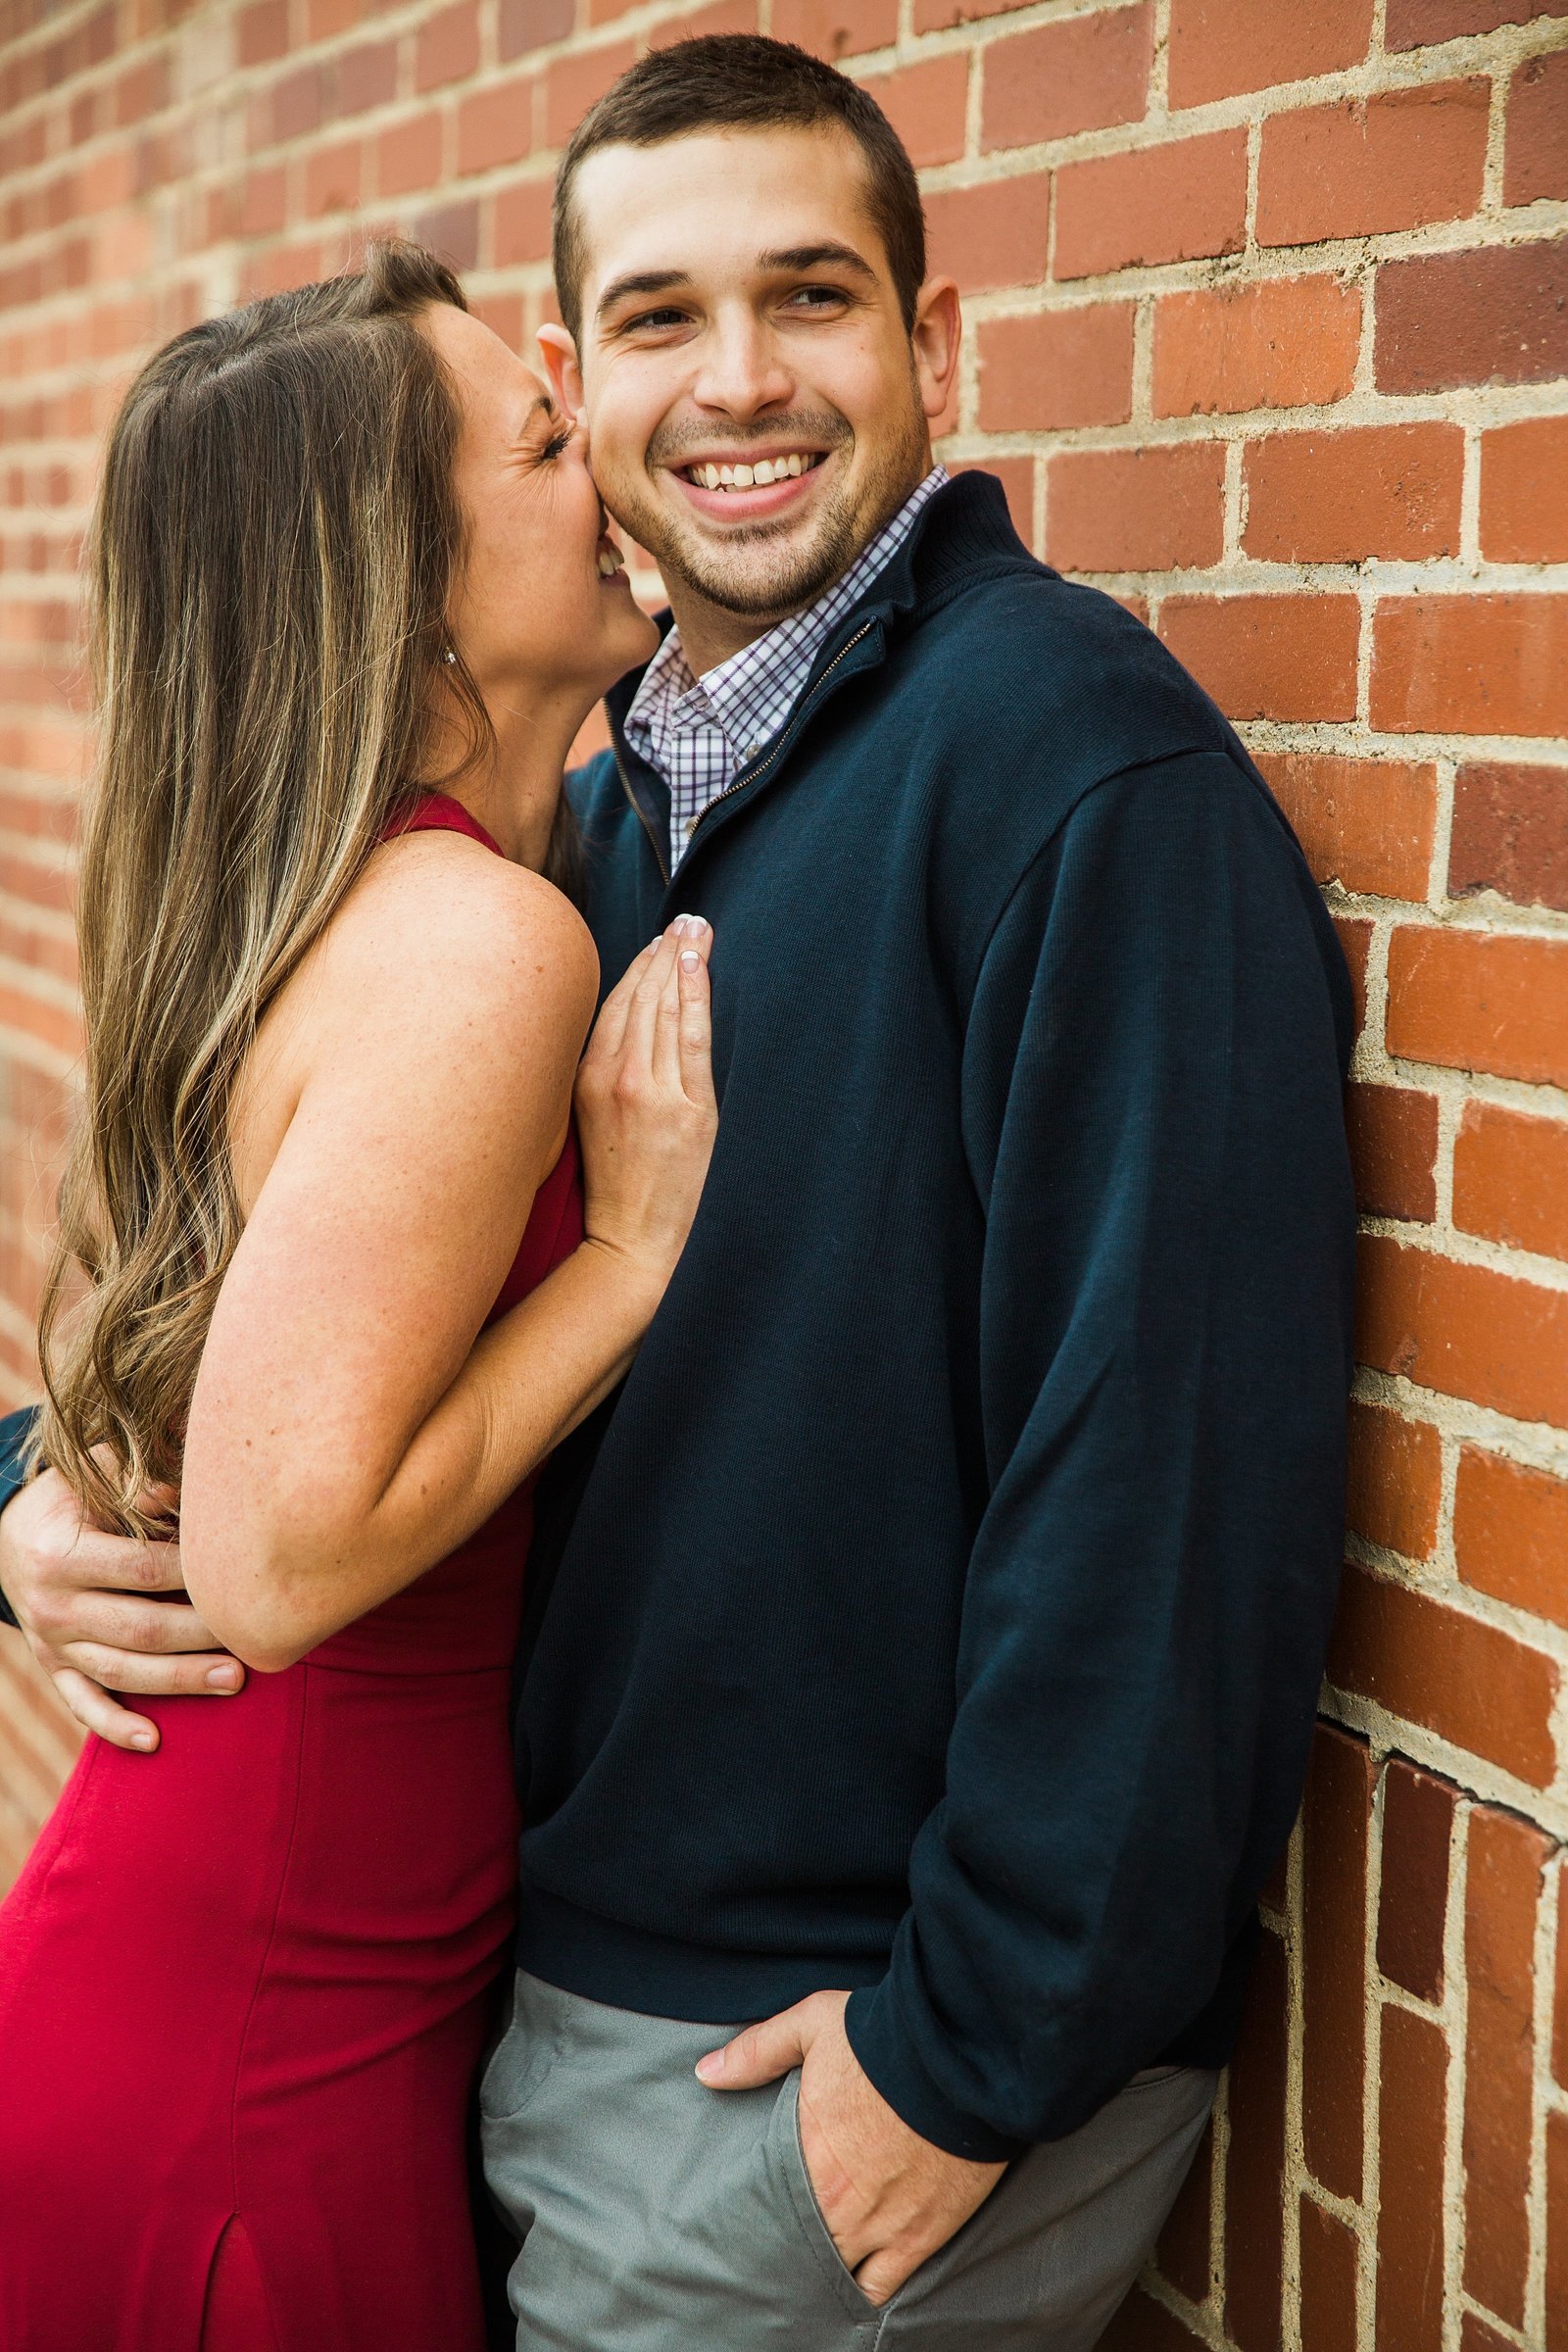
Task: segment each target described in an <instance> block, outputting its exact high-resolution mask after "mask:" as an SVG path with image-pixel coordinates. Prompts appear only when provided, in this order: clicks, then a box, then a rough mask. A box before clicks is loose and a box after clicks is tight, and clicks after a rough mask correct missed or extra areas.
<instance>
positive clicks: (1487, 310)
mask: <svg viewBox="0 0 1568 2352" xmlns="http://www.w3.org/2000/svg"><path fill="white" fill-rule="evenodd" d="M1376 309H1377V324H1376V332H1375V339H1374V344H1373V366H1374V368H1375V371H1376V375H1377V384H1378V390H1379V391H1380V392H1441V391H1444V390H1446V388H1447V387H1448V386H1450V385H1458V384H1535V383H1540V382H1542V381H1543V379H1544V377H1546V376H1551V375H1563V374H1568V239H1557V240H1555V241H1552V242H1542V243H1540V244H1535V245H1502V246H1491V247H1487V246H1483V247H1480V248H1479V249H1478V250H1476V251H1475V252H1471V253H1434V254H1423V255H1421V256H1419V257H1418V258H1416V259H1413V260H1410V261H1404V262H1386V263H1385V264H1384V266H1383V268H1382V269H1381V270H1379V271H1378V276H1377V290H1376Z"/></svg>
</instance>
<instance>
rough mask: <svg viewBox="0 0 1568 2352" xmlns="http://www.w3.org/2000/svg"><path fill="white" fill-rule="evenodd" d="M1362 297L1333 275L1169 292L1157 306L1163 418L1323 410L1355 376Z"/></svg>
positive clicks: (1157, 399)
mask: <svg viewBox="0 0 1568 2352" xmlns="http://www.w3.org/2000/svg"><path fill="white" fill-rule="evenodd" d="M1360 340H1361V296H1360V293H1359V290H1358V289H1357V288H1356V287H1354V286H1347V285H1342V284H1341V283H1340V282H1339V280H1338V279H1337V278H1333V277H1286V278H1271V279H1267V280H1265V281H1264V282H1263V283H1262V284H1260V285H1255V286H1246V285H1238V286H1222V287H1213V288H1204V289H1202V290H1201V291H1199V292H1196V293H1191V294H1166V295H1162V296H1161V297H1160V299H1159V300H1158V302H1157V303H1156V304H1155V306H1154V381H1153V401H1154V414H1155V416H1156V417H1190V416H1194V415H1203V416H1209V415H1213V414H1215V413H1216V412H1237V411H1241V410H1246V409H1288V408H1295V407H1298V406H1304V407H1316V406H1323V405H1326V404H1328V403H1330V402H1333V401H1339V400H1344V399H1345V398H1346V396H1347V394H1348V393H1349V391H1350V390H1351V389H1352V387H1353V385H1354V382H1355V362H1356V353H1357V351H1358V349H1359V347H1360Z"/></svg>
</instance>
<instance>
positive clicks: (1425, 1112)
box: [1345, 1085, 1438, 1225]
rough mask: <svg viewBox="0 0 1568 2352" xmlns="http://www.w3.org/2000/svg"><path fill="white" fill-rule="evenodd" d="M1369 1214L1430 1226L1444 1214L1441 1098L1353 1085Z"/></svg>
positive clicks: (1358, 1177)
mask: <svg viewBox="0 0 1568 2352" xmlns="http://www.w3.org/2000/svg"><path fill="white" fill-rule="evenodd" d="M1345 1123H1346V1131H1347V1134H1348V1140H1349V1146H1350V1167H1351V1171H1352V1173H1353V1175H1354V1178H1355V1198H1356V1202H1357V1204H1358V1206H1359V1208H1360V1210H1361V1214H1362V1215H1363V1216H1371V1217H1399V1218H1402V1219H1403V1220H1404V1221H1405V1222H1406V1223H1407V1224H1417V1225H1430V1224H1431V1222H1432V1220H1433V1218H1434V1217H1435V1216H1436V1215H1437V1213H1438V1188H1437V1177H1436V1174H1435V1172H1434V1163H1435V1161H1436V1159H1437V1152H1438V1099H1437V1097H1436V1095H1424V1094H1421V1093H1420V1092H1418V1091H1417V1089H1415V1088H1414V1087H1402V1086H1362V1085H1355V1086H1351V1087H1349V1088H1348V1090H1347V1095H1346V1104H1345Z"/></svg>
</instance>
